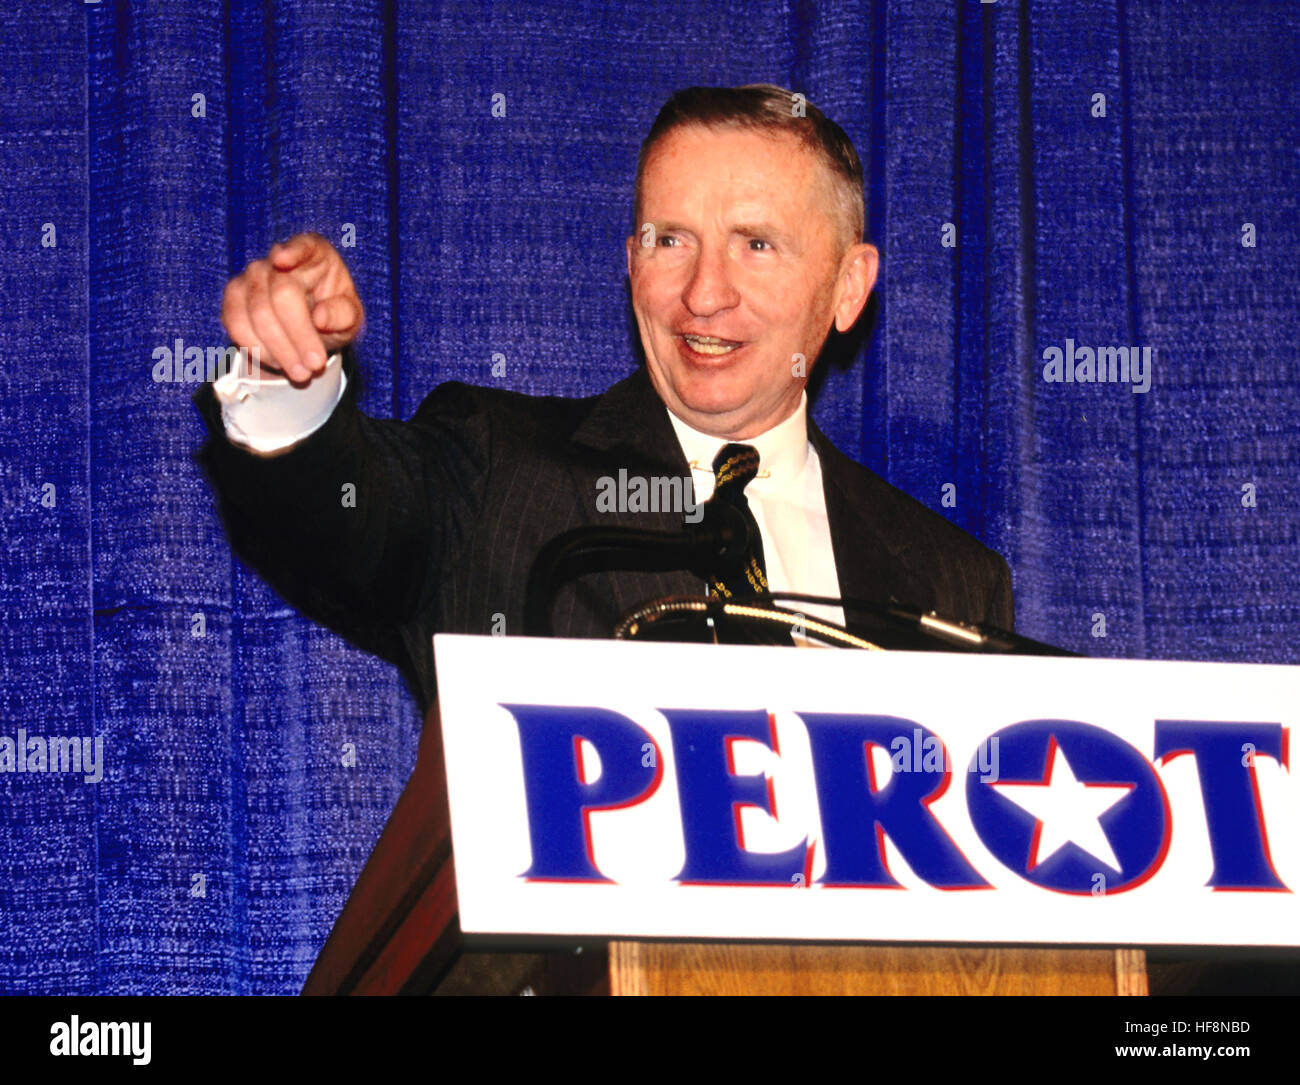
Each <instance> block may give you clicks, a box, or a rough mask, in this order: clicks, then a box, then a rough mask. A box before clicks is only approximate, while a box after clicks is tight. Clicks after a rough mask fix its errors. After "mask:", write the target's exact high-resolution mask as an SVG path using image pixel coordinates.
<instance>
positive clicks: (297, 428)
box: [212, 350, 348, 454]
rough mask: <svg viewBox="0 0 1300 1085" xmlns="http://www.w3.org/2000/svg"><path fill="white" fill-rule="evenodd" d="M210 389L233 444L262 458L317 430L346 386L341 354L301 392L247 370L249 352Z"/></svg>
mask: <svg viewBox="0 0 1300 1085" xmlns="http://www.w3.org/2000/svg"><path fill="white" fill-rule="evenodd" d="M238 357H239V362H238V364H237V365H236V366H235V367H234V368H232V369H231V370H230V371H229V372H227V373H226V374H224V375H223V376H222V377H221V378H220V379H218V380H217V381H215V382H214V383H213V385H212V390H213V392H215V393H216V396H217V400H218V402H220V404H221V421H222V423H223V424H224V425H225V427H226V436H227V437H228V438H229V439H230V441H231V442H232V443H233V444H237V445H240V446H242V447H243V448H247V449H249V450H251V451H253V452H260V453H263V454H266V453H271V452H281V451H283V450H284V449H286V448H288V447H289V446H290V445H294V444H297V443H298V442H299V441H301V440H302V439H303V438H304V437H308V436H310V435H311V434H312V433H315V432H316V430H318V429H320V428H321V426H323V425H324V424H325V423H326V422H327V421H328V420H329V417H330V415H331V414H333V413H334V408H335V407H337V406H338V403H339V400H341V399H342V398H343V393H344V391H345V390H346V389H347V386H348V378H347V375H346V374H345V373H344V372H343V356H342V354H331V355H330V356H329V358H328V359H327V361H326V363H325V371H324V372H323V373H321V375H320V376H318V377H316V378H314V379H313V380H312V381H311V383H310V384H308V385H307V386H306V387H305V388H295V387H294V386H293V385H292V384H290V383H289V380H288V378H287V377H282V376H279V375H278V374H273V373H271V372H270V371H269V370H262V371H261V373H260V374H258V375H254V374H253V373H251V372H250V371H249V362H248V359H249V352H248V351H243V350H241V351H240V352H239V355H238Z"/></svg>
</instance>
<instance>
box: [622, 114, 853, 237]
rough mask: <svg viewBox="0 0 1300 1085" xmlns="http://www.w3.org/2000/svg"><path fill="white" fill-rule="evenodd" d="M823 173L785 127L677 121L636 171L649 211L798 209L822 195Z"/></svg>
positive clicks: (791, 211)
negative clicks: (639, 171) (681, 123)
mask: <svg viewBox="0 0 1300 1085" xmlns="http://www.w3.org/2000/svg"><path fill="white" fill-rule="evenodd" d="M826 172H827V171H826V169H825V167H824V166H823V165H822V163H821V161H820V160H819V159H818V157H817V155H816V153H815V152H814V151H813V150H811V149H810V148H809V147H807V146H806V145H805V144H804V143H803V141H802V140H800V139H799V137H798V136H796V135H794V134H792V133H788V132H779V131H776V132H770V131H765V130H758V129H750V128H737V127H733V126H730V125H725V126H718V127H712V126H709V127H706V126H704V125H685V126H682V127H680V128H674V129H672V130H671V131H670V132H668V133H667V134H665V135H664V136H662V137H661V138H660V139H659V140H658V141H657V142H656V143H655V145H654V147H653V149H652V150H651V152H650V155H649V157H648V158H647V160H646V163H645V169H644V171H643V173H642V177H641V201H642V211H643V213H644V214H645V215H647V216H651V217H653V216H654V215H656V214H663V213H667V212H676V213H679V214H680V213H687V212H690V211H695V212H697V213H701V214H707V213H712V214H716V213H718V212H719V211H725V210H735V211H737V212H739V211H742V210H744V209H745V208H747V207H751V206H752V207H762V208H765V209H769V210H771V211H785V212H786V213H789V214H792V215H796V214H802V213H804V212H806V211H807V209H808V208H809V207H811V206H813V205H815V204H817V203H818V202H819V200H821V199H823V198H824V194H825V193H824V188H823V186H824V185H825V184H826V183H827V178H826V176H825V175H826Z"/></svg>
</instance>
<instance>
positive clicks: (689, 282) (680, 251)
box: [627, 126, 876, 440]
mask: <svg viewBox="0 0 1300 1085" xmlns="http://www.w3.org/2000/svg"><path fill="white" fill-rule="evenodd" d="M641 195H642V198H641V209H640V211H641V216H640V217H641V222H642V224H643V225H642V230H641V233H640V234H638V235H634V236H632V237H630V238H628V242H627V254H628V274H629V276H630V277H631V281H632V306H633V309H634V310H635V312H636V318H637V324H638V325H639V327H640V331H641V343H642V346H643V347H644V348H645V353H646V362H647V365H648V367H649V372H650V379H651V380H652V381H653V383H654V386H655V389H656V391H658V393H659V396H660V398H661V399H662V400H663V401H664V403H666V404H667V405H668V407H669V409H670V410H672V411H673V413H674V414H676V415H677V416H678V417H679V418H681V419H683V420H684V421H685V422H687V423H688V424H689V425H691V426H694V427H695V428H696V429H699V430H703V431H704V432H706V433H710V434H712V435H714V436H717V437H722V438H725V439H728V440H746V439H748V438H750V437H754V436H756V435H758V434H759V433H762V432H763V431H764V430H767V429H770V428H771V427H772V426H774V425H776V424H777V423H779V422H782V421H784V420H785V419H786V418H788V417H789V416H790V415H791V414H792V413H793V412H794V410H795V408H796V407H797V406H798V405H799V399H800V395H801V393H802V391H803V387H804V385H805V384H806V383H807V375H808V372H809V370H810V369H811V368H812V363H813V361H814V360H815V359H816V357H817V354H818V352H819V351H820V350H821V347H822V344H823V343H824V342H825V340H826V336H827V334H828V333H829V331H830V327H831V324H832V322H833V323H834V324H835V325H836V326H837V327H838V328H839V329H840V330H841V331H846V330H847V329H848V328H849V327H850V326H851V325H852V324H853V322H854V321H855V320H856V319H857V317H858V314H859V313H861V311H862V307H863V305H864V304H865V303H866V299H867V295H868V294H870V292H871V286H872V284H873V283H874V281H875V274H876V251H875V249H873V248H872V247H871V246H870V245H863V244H854V245H851V246H849V248H848V249H847V251H843V252H841V248H842V246H843V239H842V237H840V235H839V234H838V233H837V231H840V230H842V229H843V227H842V226H840V224H839V220H838V219H837V217H836V214H835V204H834V202H833V189H832V187H831V180H830V174H829V171H828V170H827V169H826V167H824V166H823V165H822V163H821V162H820V160H819V159H818V158H817V157H816V156H815V155H814V154H813V153H812V152H811V151H809V150H807V149H806V148H804V146H803V144H802V143H800V142H799V140H798V139H796V138H795V137H794V136H791V135H785V134H777V135H770V134H768V133H766V132H756V131H751V130H746V129H733V128H726V127H724V128H706V127H703V126H688V127H683V128H678V129H675V130H674V131H671V132H669V133H668V134H667V135H666V136H664V137H663V138H662V139H661V140H660V141H659V142H658V143H657V144H656V146H655V148H654V150H653V152H652V153H651V155H650V158H649V160H648V161H647V163H646V166H645V170H644V173H643V175H642V187H641ZM647 225H648V226H649V227H652V228H653V232H651V230H650V229H647V228H646V227H647ZM647 241H649V242H651V243H650V244H646V242H647Z"/></svg>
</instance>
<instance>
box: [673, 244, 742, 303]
mask: <svg viewBox="0 0 1300 1085" xmlns="http://www.w3.org/2000/svg"><path fill="white" fill-rule="evenodd" d="M682 304H683V305H685V306H686V308H687V309H689V310H690V311H691V313H692V315H694V316H699V317H706V316H712V315H713V314H714V313H718V312H721V311H723V310H725V309H731V308H733V307H734V306H736V305H739V304H740V292H739V291H738V290H737V289H736V286H735V284H734V283H733V282H732V281H731V268H730V266H729V264H728V257H727V252H726V250H725V249H723V248H719V247H714V246H709V245H704V246H701V248H700V250H699V255H698V256H696V258H695V266H694V267H693V268H692V269H691V277H690V280H689V281H688V282H687V284H686V289H685V290H683V291H682Z"/></svg>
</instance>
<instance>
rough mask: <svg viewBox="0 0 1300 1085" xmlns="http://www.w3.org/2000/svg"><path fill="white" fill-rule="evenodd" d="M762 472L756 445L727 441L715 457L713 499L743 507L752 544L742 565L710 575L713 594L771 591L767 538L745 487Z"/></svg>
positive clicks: (711, 499)
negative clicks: (765, 554) (765, 557)
mask: <svg viewBox="0 0 1300 1085" xmlns="http://www.w3.org/2000/svg"><path fill="white" fill-rule="evenodd" d="M757 474H758V449H756V448H755V447H754V446H753V445H737V444H731V445H723V446H722V451H721V452H719V453H718V454H717V455H716V456H715V457H714V458H713V480H714V486H713V497H711V498H710V499H709V500H710V503H715V502H716V503H718V504H723V505H732V506H734V507H735V508H737V509H739V510H740V514H741V515H742V516H743V517H744V518H745V525H746V526H747V527H748V528H749V545H748V546H747V547H746V548H745V558H744V560H743V561H742V562H741V564H740V567H739V568H737V569H733V570H732V571H731V572H729V573H727V575H726V576H725V577H719V576H717V575H716V574H715V575H713V576H710V577H709V594H710V595H711V596H714V597H715V598H722V599H730V598H732V597H733V596H737V595H759V594H762V593H763V592H766V591H770V590H771V589H769V588H768V586H767V569H766V567H765V566H764V564H763V538H762V536H761V535H760V534H759V531H758V522H757V521H756V520H755V519H754V514H753V513H752V512H751V511H750V508H749V502H748V501H746V500H745V487H746V486H748V485H749V484H750V482H752V481H753V479H754V476H755V475H757Z"/></svg>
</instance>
